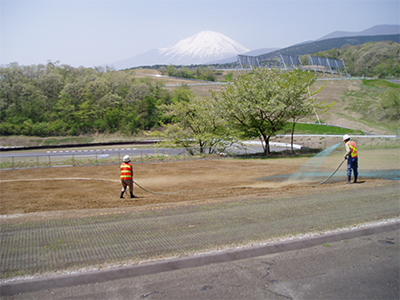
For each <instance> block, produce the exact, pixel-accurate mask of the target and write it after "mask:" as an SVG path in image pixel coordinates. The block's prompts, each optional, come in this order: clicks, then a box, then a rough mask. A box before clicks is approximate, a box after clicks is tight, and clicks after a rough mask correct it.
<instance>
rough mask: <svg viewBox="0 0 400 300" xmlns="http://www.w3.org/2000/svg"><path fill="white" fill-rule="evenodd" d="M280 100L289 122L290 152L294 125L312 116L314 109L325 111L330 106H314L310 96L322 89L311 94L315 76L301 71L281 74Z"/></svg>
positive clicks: (314, 102) (320, 104)
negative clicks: (283, 104) (283, 103)
mask: <svg viewBox="0 0 400 300" xmlns="http://www.w3.org/2000/svg"><path fill="white" fill-rule="evenodd" d="M282 77H283V78H284V80H283V85H282V86H281V89H282V96H283V97H282V99H283V101H284V102H285V103H286V105H287V109H286V112H285V114H286V116H287V119H288V120H289V121H291V123H290V124H291V128H290V133H291V134H290V135H291V138H290V144H291V149H292V152H294V149H293V136H294V132H295V128H296V124H297V123H298V121H299V120H301V119H303V118H305V117H308V116H310V115H312V114H313V113H314V112H315V111H316V109H318V110H326V109H328V108H330V107H331V106H332V105H329V106H327V105H323V103H319V104H316V99H315V98H313V97H312V96H314V95H316V94H317V93H318V92H320V91H321V90H322V89H323V88H324V87H323V86H322V87H321V88H319V89H318V90H315V91H313V92H311V89H310V87H312V85H313V84H314V83H315V81H316V80H317V78H316V76H315V75H314V74H313V73H311V72H304V71H301V70H294V71H292V72H287V73H283V74H282Z"/></svg>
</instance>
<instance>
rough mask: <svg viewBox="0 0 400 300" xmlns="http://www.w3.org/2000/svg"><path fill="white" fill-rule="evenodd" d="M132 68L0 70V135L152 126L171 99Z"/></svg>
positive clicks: (13, 66) (132, 129)
mask: <svg viewBox="0 0 400 300" xmlns="http://www.w3.org/2000/svg"><path fill="white" fill-rule="evenodd" d="M133 75H134V73H133V72H132V71H127V72H123V71H112V70H106V69H102V68H96V69H92V68H83V67H80V68H72V67H70V66H68V65H61V66H60V65H58V64H55V63H48V64H47V65H33V66H19V65H18V64H16V63H15V64H11V65H9V66H7V67H5V68H0V132H1V134H2V135H19V134H23V135H34V136H51V135H57V136H62V135H79V134H93V133H96V132H99V133H113V132H117V131H119V132H122V133H126V134H133V133H135V132H138V131H139V130H149V129H152V128H153V127H155V126H158V124H159V121H160V120H162V118H163V115H162V113H161V112H160V111H159V109H158V107H159V106H160V105H162V104H168V103H169V102H170V101H171V98H172V96H171V94H170V93H169V92H168V91H167V90H165V89H164V88H163V87H162V86H161V85H160V84H159V83H155V82H153V81H151V80H146V79H140V80H138V79H135V78H134V76H133Z"/></svg>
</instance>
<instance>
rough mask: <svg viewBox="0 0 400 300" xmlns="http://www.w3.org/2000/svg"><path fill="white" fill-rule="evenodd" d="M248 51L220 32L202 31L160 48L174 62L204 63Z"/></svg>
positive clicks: (161, 52)
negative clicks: (172, 44) (170, 45)
mask: <svg viewBox="0 0 400 300" xmlns="http://www.w3.org/2000/svg"><path fill="white" fill-rule="evenodd" d="M248 51H250V49H248V48H246V47H244V46H242V45H240V44H239V43H237V42H235V41H234V40H232V39H231V38H229V37H227V36H226V35H223V34H222V33H218V32H214V31H202V32H199V33H197V34H195V35H192V36H190V37H188V38H186V39H184V40H181V41H180V42H178V43H177V44H176V45H174V46H172V47H168V48H162V49H160V54H162V55H164V56H165V57H166V58H167V59H168V60H170V61H174V63H179V62H183V61H196V62H195V63H206V62H209V61H211V60H216V59H223V58H226V57H228V56H232V55H236V54H240V53H245V52H248ZM184 64H187V62H184Z"/></svg>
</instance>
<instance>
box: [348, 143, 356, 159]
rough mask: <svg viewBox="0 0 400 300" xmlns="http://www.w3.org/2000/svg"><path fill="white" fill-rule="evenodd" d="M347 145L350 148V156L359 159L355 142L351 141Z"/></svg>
mask: <svg viewBox="0 0 400 300" xmlns="http://www.w3.org/2000/svg"><path fill="white" fill-rule="evenodd" d="M347 145H349V147H350V155H351V157H358V151H357V144H356V142H355V141H350V142H347Z"/></svg>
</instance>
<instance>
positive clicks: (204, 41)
mask: <svg viewBox="0 0 400 300" xmlns="http://www.w3.org/2000/svg"><path fill="white" fill-rule="evenodd" d="M393 33H395V34H394V37H393ZM396 34H400V25H376V26H373V27H370V28H368V29H365V30H363V31H360V32H347V31H335V32H332V33H330V34H328V35H325V36H323V37H321V38H319V39H317V40H314V41H308V42H303V43H298V44H296V45H293V46H290V47H286V48H282V49H277V48H261V49H255V50H249V49H248V48H246V47H245V46H243V45H240V44H239V43H237V42H235V41H234V40H232V39H231V38H229V37H227V36H225V35H223V34H221V33H218V32H214V31H201V32H199V33H197V34H195V35H192V36H190V37H188V38H186V39H183V40H180V41H178V43H176V44H175V45H173V46H170V47H165V48H159V49H151V50H149V51H147V52H144V53H142V54H139V55H137V56H134V57H132V58H129V59H124V60H120V61H118V62H115V63H113V64H111V65H112V66H113V67H114V68H115V69H119V70H120V69H129V68H134V67H138V66H151V65H167V64H175V65H195V64H217V63H222V64H223V63H232V62H235V61H236V59H237V55H238V54H245V55H249V56H257V57H260V56H261V57H262V58H264V56H265V57H270V56H271V55H274V54H276V53H278V52H279V53H281V52H282V53H287V52H288V49H290V50H295V49H297V50H296V51H295V53H290V55H301V54H311V53H314V52H317V51H324V50H329V49H331V48H329V49H326V47H330V46H329V45H330V44H332V45H333V44H334V43H332V41H338V42H337V43H336V45H339V44H342V43H343V42H344V43H349V44H351V45H354V42H355V41H357V42H356V43H362V42H363V41H368V40H371V41H374V40H376V38H374V37H377V36H384V35H388V36H389V35H391V36H392V37H391V39H392V40H393V39H394V41H395V42H399V41H398V38H397V37H396V36H395V35H396ZM368 36H370V37H372V38H365V37H368ZM351 37H353V39H350V38H351ZM346 38H349V40H343V42H340V41H339V40H335V39H346ZM381 40H382V39H381V38H378V41H381ZM326 41H328V42H326ZM313 46H314V47H315V48H316V49H317V50H316V51H313V52H310V53H303V52H304V51H311V50H305V49H311V47H313ZM335 47H338V46H335ZM299 49H303V50H302V51H300V50H299Z"/></svg>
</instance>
